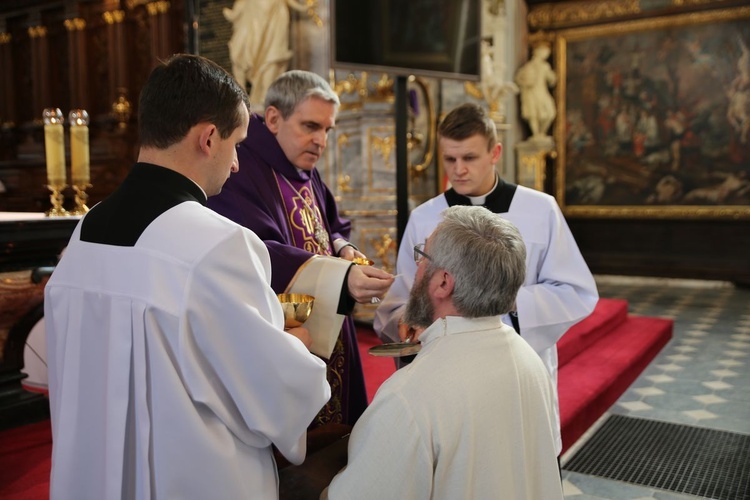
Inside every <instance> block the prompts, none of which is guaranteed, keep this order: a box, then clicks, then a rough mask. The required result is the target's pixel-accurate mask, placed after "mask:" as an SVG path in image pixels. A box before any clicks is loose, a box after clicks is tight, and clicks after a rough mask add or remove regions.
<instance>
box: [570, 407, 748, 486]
mask: <svg viewBox="0 0 750 500" xmlns="http://www.w3.org/2000/svg"><path fill="white" fill-rule="evenodd" d="M563 469H565V470H567V471H571V472H578V473H581V474H590V475H593V476H599V477H603V478H607V479H615V480H618V481H625V482H628V483H634V484H640V485H643V486H649V487H652V488H660V489H664V490H671V491H676V492H679V493H686V494H689V495H696V496H700V497H704V498H713V499H718V500H749V499H750V435H746V434H736V433H733V432H724V431H717V430H713V429H702V428H700V427H693V426H689V425H679V424H672V423H667V422H657V421H654V420H646V419H642V418H631V417H624V416H621V415H611V416H610V417H608V418H607V420H606V421H605V422H604V424H603V425H602V426H601V427H600V428H599V429H598V430H597V431H596V432H595V433H594V435H593V436H591V438H590V439H589V440H588V441H587V442H586V443H585V444H584V445H583V446H582V447H581V449H580V450H578V451H577V452H576V453H575V455H574V456H573V457H572V458H571V459H570V460H568V461H567V463H566V464H565V465H564V466H563Z"/></svg>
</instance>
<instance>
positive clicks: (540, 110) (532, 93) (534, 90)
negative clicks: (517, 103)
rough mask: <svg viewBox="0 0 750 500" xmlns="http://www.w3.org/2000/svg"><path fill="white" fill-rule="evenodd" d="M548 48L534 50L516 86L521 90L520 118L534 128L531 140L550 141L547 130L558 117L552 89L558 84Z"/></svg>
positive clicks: (521, 71)
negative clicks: (551, 92)
mask: <svg viewBox="0 0 750 500" xmlns="http://www.w3.org/2000/svg"><path fill="white" fill-rule="evenodd" d="M549 55H550V48H549V46H548V45H545V44H541V45H537V46H536V47H535V48H534V51H533V54H532V56H531V59H530V60H529V61H528V62H527V63H526V64H524V65H523V66H521V68H519V70H518V72H517V73H516V83H517V84H518V87H519V88H520V89H521V116H522V117H523V118H524V119H525V120H526V121H528V123H529V127H530V128H531V134H532V135H531V140H533V141H539V140H545V141H546V140H549V139H551V138H550V137H549V136H548V135H547V131H548V130H549V128H550V125H552V122H553V121H554V119H555V116H556V115H557V111H556V109H555V100H554V99H553V98H552V94H550V91H549V88H550V87H552V86H554V85H555V84H556V83H557V74H555V72H554V71H553V70H552V67H551V66H550V64H549V63H548V62H547V58H548V57H549Z"/></svg>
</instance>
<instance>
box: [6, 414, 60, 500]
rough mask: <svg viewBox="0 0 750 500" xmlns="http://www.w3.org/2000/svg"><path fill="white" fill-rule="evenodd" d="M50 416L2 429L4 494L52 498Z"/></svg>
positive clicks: (11, 499)
mask: <svg viewBox="0 0 750 500" xmlns="http://www.w3.org/2000/svg"><path fill="white" fill-rule="evenodd" d="M51 448H52V429H51V428H50V425H49V420H45V421H43V422H38V423H35V424H29V425H24V426H23V427H18V428H16V429H10V430H6V431H3V432H0V498H3V499H5V500H39V499H46V498H49V471H50V452H51Z"/></svg>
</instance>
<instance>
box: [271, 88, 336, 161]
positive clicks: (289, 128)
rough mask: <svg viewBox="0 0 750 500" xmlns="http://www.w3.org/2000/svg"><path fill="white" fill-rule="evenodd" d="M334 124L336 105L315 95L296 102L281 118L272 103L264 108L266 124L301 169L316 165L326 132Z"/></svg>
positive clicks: (287, 155) (290, 158) (291, 159)
mask: <svg viewBox="0 0 750 500" xmlns="http://www.w3.org/2000/svg"><path fill="white" fill-rule="evenodd" d="M335 124H336V105H335V104H334V103H332V102H328V101H325V100H323V99H320V98H318V97H309V98H307V99H305V100H304V101H302V102H301V103H299V104H298V105H297V107H296V108H295V109H294V112H293V113H292V114H291V115H290V116H289V117H288V118H287V119H284V118H283V117H282V116H281V113H279V110H278V109H276V108H274V107H273V106H269V107H268V109H266V126H267V127H268V129H269V130H270V131H271V132H272V133H273V134H274V135H275V136H276V140H277V141H279V145H280V146H281V149H282V150H283V151H284V154H285V155H286V157H287V159H288V160H289V161H290V162H292V164H293V165H294V166H295V167H297V168H301V169H302V170H307V171H310V170H312V169H313V168H315V165H316V164H317V162H318V160H320V157H321V156H322V155H323V151H324V150H325V148H326V142H327V141H328V132H329V131H330V130H331V129H332V128H333V127H334V125H335Z"/></svg>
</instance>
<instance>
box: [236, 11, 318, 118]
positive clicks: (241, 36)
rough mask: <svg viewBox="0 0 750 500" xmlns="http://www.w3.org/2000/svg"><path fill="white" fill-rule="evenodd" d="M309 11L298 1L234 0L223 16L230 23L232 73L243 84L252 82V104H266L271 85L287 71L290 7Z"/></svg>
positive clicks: (289, 53)
mask: <svg viewBox="0 0 750 500" xmlns="http://www.w3.org/2000/svg"><path fill="white" fill-rule="evenodd" d="M290 8H291V9H294V10H296V11H299V12H306V11H307V10H308V6H307V5H302V4H300V3H298V1H297V0H235V1H234V6H233V7H232V8H231V9H230V8H227V7H225V8H224V10H223V13H224V17H225V18H226V20H227V21H229V22H231V23H232V25H233V27H232V37H231V39H230V40H229V57H230V58H231V60H232V74H233V75H234V78H235V79H236V80H237V82H239V84H240V85H242V87H245V88H246V84H247V82H250V84H251V89H250V103H251V104H252V105H254V106H257V107H259V108H262V107H263V101H264V99H265V96H266V90H267V89H268V86H269V85H270V84H271V82H273V81H274V80H275V79H276V77H278V76H279V75H280V74H281V73H283V72H284V71H286V69H287V64H288V63H289V60H290V59H291V58H292V51H291V50H290V49H289V19H290V16H289V9H290Z"/></svg>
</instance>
